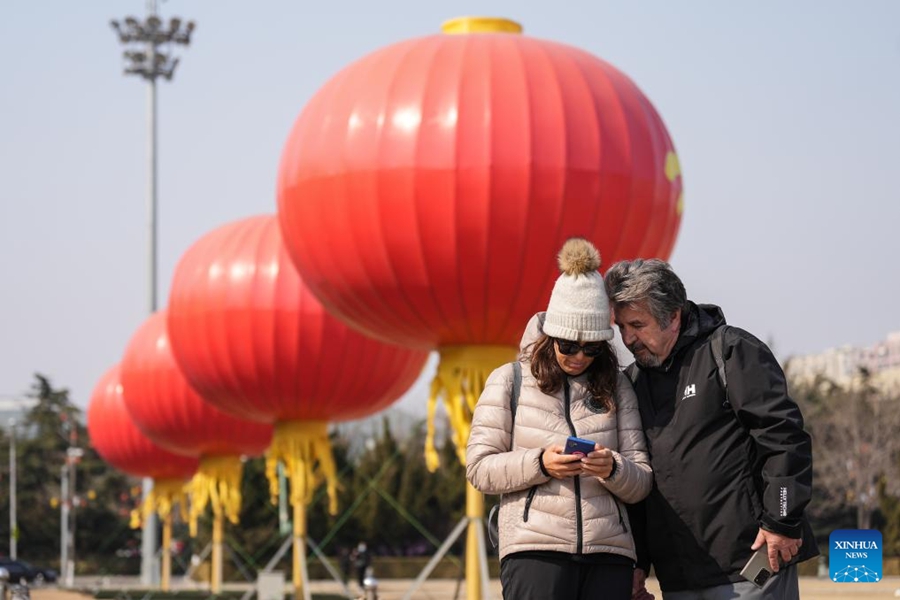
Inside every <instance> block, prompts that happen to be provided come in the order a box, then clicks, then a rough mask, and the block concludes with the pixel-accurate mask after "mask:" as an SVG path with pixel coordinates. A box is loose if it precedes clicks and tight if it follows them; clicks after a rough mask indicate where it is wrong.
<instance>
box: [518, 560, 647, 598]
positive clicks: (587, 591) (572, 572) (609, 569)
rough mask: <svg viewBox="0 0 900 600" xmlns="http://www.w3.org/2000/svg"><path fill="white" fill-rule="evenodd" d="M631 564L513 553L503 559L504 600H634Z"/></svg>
mask: <svg viewBox="0 0 900 600" xmlns="http://www.w3.org/2000/svg"><path fill="white" fill-rule="evenodd" d="M633 574H634V569H633V568H632V567H630V566H628V565H618V564H609V565H606V564H591V563H584V562H575V561H574V560H572V559H571V558H567V557H565V556H563V557H561V558H559V559H557V558H547V557H543V556H541V557H530V556H528V557H525V556H516V555H514V554H513V555H510V556H507V557H506V558H504V559H503V561H502V562H501V563H500V583H501V584H502V586H503V599H504V600H557V599H558V600H630V599H631V581H632V577H633Z"/></svg>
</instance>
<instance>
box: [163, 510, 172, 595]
mask: <svg viewBox="0 0 900 600" xmlns="http://www.w3.org/2000/svg"><path fill="white" fill-rule="evenodd" d="M171 549H172V513H171V512H169V513H168V514H166V516H165V518H164V519H163V538H162V591H164V592H168V591H169V580H170V579H171V578H172V551H171Z"/></svg>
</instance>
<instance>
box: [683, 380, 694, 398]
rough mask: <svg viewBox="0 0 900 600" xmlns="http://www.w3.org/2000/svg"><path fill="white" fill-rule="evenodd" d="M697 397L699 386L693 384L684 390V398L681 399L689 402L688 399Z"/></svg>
mask: <svg viewBox="0 0 900 600" xmlns="http://www.w3.org/2000/svg"><path fill="white" fill-rule="evenodd" d="M696 395H697V384H696V383H692V384H691V385H689V386H687V387H686V388H684V396H683V397H682V398H681V399H682V400H687V399H688V398H693V397H694V396H696Z"/></svg>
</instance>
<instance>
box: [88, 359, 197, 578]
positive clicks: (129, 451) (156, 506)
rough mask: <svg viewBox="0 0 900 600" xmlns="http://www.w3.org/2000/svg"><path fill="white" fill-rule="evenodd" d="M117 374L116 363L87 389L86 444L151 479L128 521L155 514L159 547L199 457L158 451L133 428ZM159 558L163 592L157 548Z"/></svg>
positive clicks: (165, 574)
mask: <svg viewBox="0 0 900 600" xmlns="http://www.w3.org/2000/svg"><path fill="white" fill-rule="evenodd" d="M119 376H120V372H119V366H118V365H116V366H115V367H113V368H112V369H110V370H109V371H107V372H106V373H105V374H104V375H103V377H101V378H100V381H99V382H98V383H97V387H95V388H94V392H93V394H91V402H90V405H89V406H88V413H87V421H88V423H87V426H88V433H89V434H90V437H91V444H92V445H93V446H94V449H95V450H97V453H98V454H99V455H100V456H101V457H102V458H103V460H105V461H106V462H108V463H109V464H111V465H112V466H114V467H115V468H117V469H119V470H121V471H124V472H125V473H128V474H129V475H132V476H135V477H150V478H152V479H153V490H152V491H151V492H150V494H149V495H148V496H147V497H145V498H144V501H143V503H142V506H141V509H140V510H135V511H133V512H132V513H131V525H132V527H135V528H137V527H139V526H140V522H141V519H142V518H144V519H146V518H147V517H149V516H150V515H151V514H152V513H153V512H157V513H159V516H160V519H162V523H163V548H168V547H169V544H170V541H171V539H172V508H173V507H174V505H175V504H178V506H179V508H180V509H181V515H182V518H186V516H187V515H186V511H185V506H186V504H187V499H186V497H185V484H186V480H187V479H190V477H191V476H192V475H193V474H194V473H195V472H196V471H197V468H198V466H199V461H198V460H197V459H196V458H190V457H187V456H180V455H178V454H174V453H172V452H169V451H167V450H163V449H162V448H160V447H159V446H157V445H156V444H154V443H153V442H151V441H150V439H149V438H147V436H145V435H144V434H143V433H142V432H141V430H140V429H138V427H137V425H135V424H134V421H132V419H131V415H130V414H128V410H127V409H126V408H125V401H124V399H123V393H122V383H121V381H120V377H119ZM126 497H127V495H126ZM162 560H163V564H162V589H163V591H167V590H168V589H169V579H170V574H171V571H172V567H171V564H172V563H171V555H170V554H169V553H168V552H165V553H163V556H162Z"/></svg>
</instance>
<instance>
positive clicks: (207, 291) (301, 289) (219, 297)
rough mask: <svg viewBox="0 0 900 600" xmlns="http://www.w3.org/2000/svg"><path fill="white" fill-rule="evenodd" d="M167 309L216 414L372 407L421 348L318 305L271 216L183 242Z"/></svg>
mask: <svg viewBox="0 0 900 600" xmlns="http://www.w3.org/2000/svg"><path fill="white" fill-rule="evenodd" d="M168 314H169V335H170V338H171V342H172V351H173V352H174V355H175V358H176V359H177V361H178V364H179V365H180V367H181V370H182V371H183V373H184V374H185V376H186V377H187V379H188V381H190V383H191V385H192V387H193V388H194V389H196V390H197V391H198V392H200V394H201V395H202V396H203V397H204V398H206V399H207V401H208V402H210V403H212V404H214V405H215V406H217V407H218V408H220V409H222V410H223V411H225V412H228V413H230V414H233V415H236V416H239V417H242V418H245V419H254V420H257V421H261V422H266V423H272V422H279V423H283V422H286V421H342V420H350V419H358V418H361V417H365V416H368V415H371V414H374V413H377V412H379V411H381V410H383V409H384V408H386V407H387V406H389V405H390V404H391V403H393V402H394V401H395V400H397V399H398V398H399V397H400V396H401V395H402V394H403V392H405V391H406V390H407V389H408V388H409V387H410V386H411V385H412V384H413V382H415V380H416V377H418V375H419V373H420V372H421V371H422V366H423V365H424V363H425V360H426V359H427V356H428V355H427V352H425V351H421V350H409V349H406V348H402V347H400V346H395V345H389V344H385V343H383V342H379V341H376V340H373V339H371V338H369V337H366V336H363V335H361V334H359V333H357V332H355V331H353V330H352V329H350V328H349V327H347V326H346V325H344V324H343V323H342V322H341V321H339V320H337V319H336V318H334V317H332V316H331V315H329V314H328V313H327V312H325V309H324V308H323V307H322V305H321V304H320V303H319V301H318V300H316V298H315V297H314V296H313V295H312V293H311V292H310V291H309V290H308V289H307V287H306V286H305V285H304V283H303V281H302V280H301V279H300V276H299V275H298V274H297V271H296V270H295V269H294V266H293V264H292V263H291V261H290V258H289V257H288V255H287V251H286V249H285V247H284V244H283V242H282V239H281V232H280V231H279V229H278V222H277V220H276V219H275V217H274V216H258V217H251V218H248V219H244V220H241V221H237V222H234V223H230V224H228V225H225V226H222V227H219V228H218V229H216V230H214V231H212V232H210V233H208V234H207V235H205V236H203V237H202V238H201V239H200V240H198V241H197V242H196V243H195V244H194V245H193V246H192V247H191V248H189V249H188V251H187V252H185V253H184V255H183V256H182V258H181V260H180V261H179V263H178V266H177V268H176V270H175V276H174V277H173V280H172V290H171V294H170V297H169V311H168Z"/></svg>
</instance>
